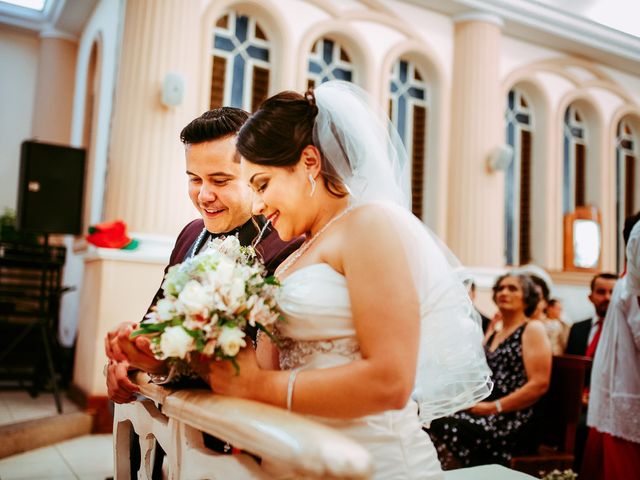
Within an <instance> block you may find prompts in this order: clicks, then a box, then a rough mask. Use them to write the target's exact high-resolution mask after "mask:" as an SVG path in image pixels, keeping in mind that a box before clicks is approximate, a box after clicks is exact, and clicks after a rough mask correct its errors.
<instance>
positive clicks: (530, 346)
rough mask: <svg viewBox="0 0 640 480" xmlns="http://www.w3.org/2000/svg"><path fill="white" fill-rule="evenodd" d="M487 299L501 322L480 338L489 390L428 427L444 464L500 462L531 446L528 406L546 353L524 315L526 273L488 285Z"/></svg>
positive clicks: (536, 324) (544, 372) (546, 372)
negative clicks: (490, 291)
mask: <svg viewBox="0 0 640 480" xmlns="http://www.w3.org/2000/svg"><path fill="white" fill-rule="evenodd" d="M493 300H494V302H495V303H496V305H497V306H498V309H499V311H500V314H501V317H502V322H503V327H502V329H501V330H500V331H497V332H494V333H493V334H491V335H490V337H488V338H487V340H486V342H485V354H486V356H487V363H488V364H489V368H490V369H491V371H492V372H493V375H492V379H493V382H494V387H493V392H492V393H491V395H490V396H489V397H488V398H487V399H486V400H484V401H482V402H480V403H478V404H476V405H475V406H473V407H472V408H470V409H469V410H466V411H463V412H458V413H456V414H454V415H452V416H450V417H445V418H440V419H438V420H435V421H433V422H432V423H431V426H430V428H429V430H428V432H429V435H430V436H431V439H432V440H433V443H434V444H435V446H436V448H437V450H438V456H439V457H440V461H441V463H442V466H443V468H444V469H452V468H458V467H470V466H475V465H484V464H488V463H500V464H503V465H506V464H508V463H509V460H510V459H511V457H512V456H513V455H515V454H520V453H526V452H531V451H534V450H535V449H536V447H537V443H536V437H537V435H535V429H534V428H533V417H534V409H533V406H534V405H535V403H536V402H537V401H538V400H539V399H540V397H542V395H543V394H544V393H545V392H546V391H547V388H548V387H549V380H550V377H551V357H552V354H551V346H550V344H549V339H548V338H547V335H546V332H545V329H544V326H543V324H542V323H541V322H540V321H537V320H530V319H529V316H530V315H531V314H532V313H533V312H534V310H535V309H536V307H537V305H538V301H539V294H538V292H537V289H536V287H535V284H534V282H533V281H532V280H531V278H530V277H529V276H527V275H512V274H506V275H503V276H502V277H500V278H498V280H497V282H496V284H495V285H494V286H493Z"/></svg>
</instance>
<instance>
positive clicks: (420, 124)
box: [389, 59, 429, 218]
mask: <svg viewBox="0 0 640 480" xmlns="http://www.w3.org/2000/svg"><path fill="white" fill-rule="evenodd" d="M428 113H429V98H428V89H427V83H426V82H425V80H424V79H423V76H422V75H421V74H420V71H419V70H418V68H417V67H416V65H415V64H414V63H413V62H410V61H407V60H404V59H399V60H398V61H397V62H396V63H395V65H394V66H393V67H392V70H391V81H390V85H389V116H390V118H391V122H392V123H393V125H395V127H396V129H397V131H398V135H400V138H401V139H402V141H403V143H404V145H405V147H406V149H407V152H408V154H409V157H410V158H411V197H412V198H411V200H412V201H411V203H412V210H413V213H414V214H415V215H416V216H417V217H418V218H421V217H422V211H423V196H424V195H423V194H424V192H423V188H424V187H423V185H424V175H425V168H424V166H425V163H426V135H427V120H428Z"/></svg>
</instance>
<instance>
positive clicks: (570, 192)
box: [562, 105, 587, 213]
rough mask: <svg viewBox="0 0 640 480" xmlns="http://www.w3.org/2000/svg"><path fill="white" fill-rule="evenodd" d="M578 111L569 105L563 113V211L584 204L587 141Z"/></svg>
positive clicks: (565, 211) (566, 211)
mask: <svg viewBox="0 0 640 480" xmlns="http://www.w3.org/2000/svg"><path fill="white" fill-rule="evenodd" d="M583 118H584V117H583V115H582V114H581V113H580V111H579V110H578V109H577V108H576V107H574V106H573V105H570V106H569V107H568V108H567V110H566V111H565V114H564V129H563V130H564V135H563V138H564V145H563V146H564V168H563V173H564V176H563V195H562V206H563V212H564V213H569V212H573V211H574V210H575V207H580V206H583V205H586V203H587V199H586V194H587V143H586V136H587V132H586V126H585V123H584V120H583Z"/></svg>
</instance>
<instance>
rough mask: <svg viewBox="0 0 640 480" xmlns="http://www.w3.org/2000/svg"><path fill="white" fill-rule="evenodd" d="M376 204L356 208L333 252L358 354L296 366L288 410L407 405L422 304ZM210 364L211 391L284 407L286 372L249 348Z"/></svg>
mask: <svg viewBox="0 0 640 480" xmlns="http://www.w3.org/2000/svg"><path fill="white" fill-rule="evenodd" d="M384 216H385V214H384V213H382V212H381V210H380V209H379V208H374V207H367V208H360V209H358V210H355V211H354V212H353V213H352V214H351V215H350V216H349V217H348V224H346V225H345V226H344V231H343V235H341V238H340V241H339V242H335V244H336V245H339V247H338V248H339V249H340V250H339V252H338V254H337V258H338V260H339V262H340V263H341V264H342V265H341V266H342V270H343V271H344V273H345V277H346V279H347V284H348V288H349V296H350V299H351V308H352V313H353V319H354V324H355V329H356V334H357V339H358V342H359V344H360V351H361V355H362V359H361V360H356V361H353V362H351V363H349V364H347V365H344V366H340V367H334V368H327V369H317V370H304V371H300V372H299V373H298V375H297V377H296V380H295V384H294V385H293V396H292V400H293V401H292V410H294V411H296V412H300V413H307V414H313V415H320V416H326V417H340V418H352V417H359V416H363V415H366V414H371V413H376V412H381V411H384V410H393V409H399V408H402V407H404V406H405V405H406V403H407V401H408V399H409V396H410V394H411V391H412V389H413V385H414V380H415V368H416V363H417V355H418V343H419V338H418V337H419V333H420V327H419V325H420V321H419V305H418V300H417V296H416V292H415V290H414V287H413V282H412V281H411V278H412V277H411V272H410V270H409V266H408V259H407V257H406V254H405V253H404V252H402V251H400V250H399V247H398V246H399V245H400V244H401V242H400V240H399V238H400V237H399V235H400V234H399V233H398V232H394V231H391V230H390V229H389V228H388V223H387V222H385V219H384ZM238 363H239V365H240V375H235V373H234V370H233V367H231V366H230V365H229V362H215V363H214V364H213V365H212V367H211V373H210V375H209V382H210V384H211V386H212V388H213V390H214V391H216V392H219V393H223V394H227V395H236V396H241V397H245V398H251V399H254V400H258V401H262V402H265V403H270V404H273V405H277V406H281V407H285V406H286V398H287V389H288V384H289V379H290V372H289V371H264V370H260V369H259V368H258V367H257V364H255V355H254V354H253V353H252V352H242V355H241V356H240V358H239V359H238Z"/></svg>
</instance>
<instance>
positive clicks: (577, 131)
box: [571, 127, 583, 138]
mask: <svg viewBox="0 0 640 480" xmlns="http://www.w3.org/2000/svg"><path fill="white" fill-rule="evenodd" d="M582 134H583V130H582V129H581V128H580V127H571V135H573V136H574V137H575V138H582Z"/></svg>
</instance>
